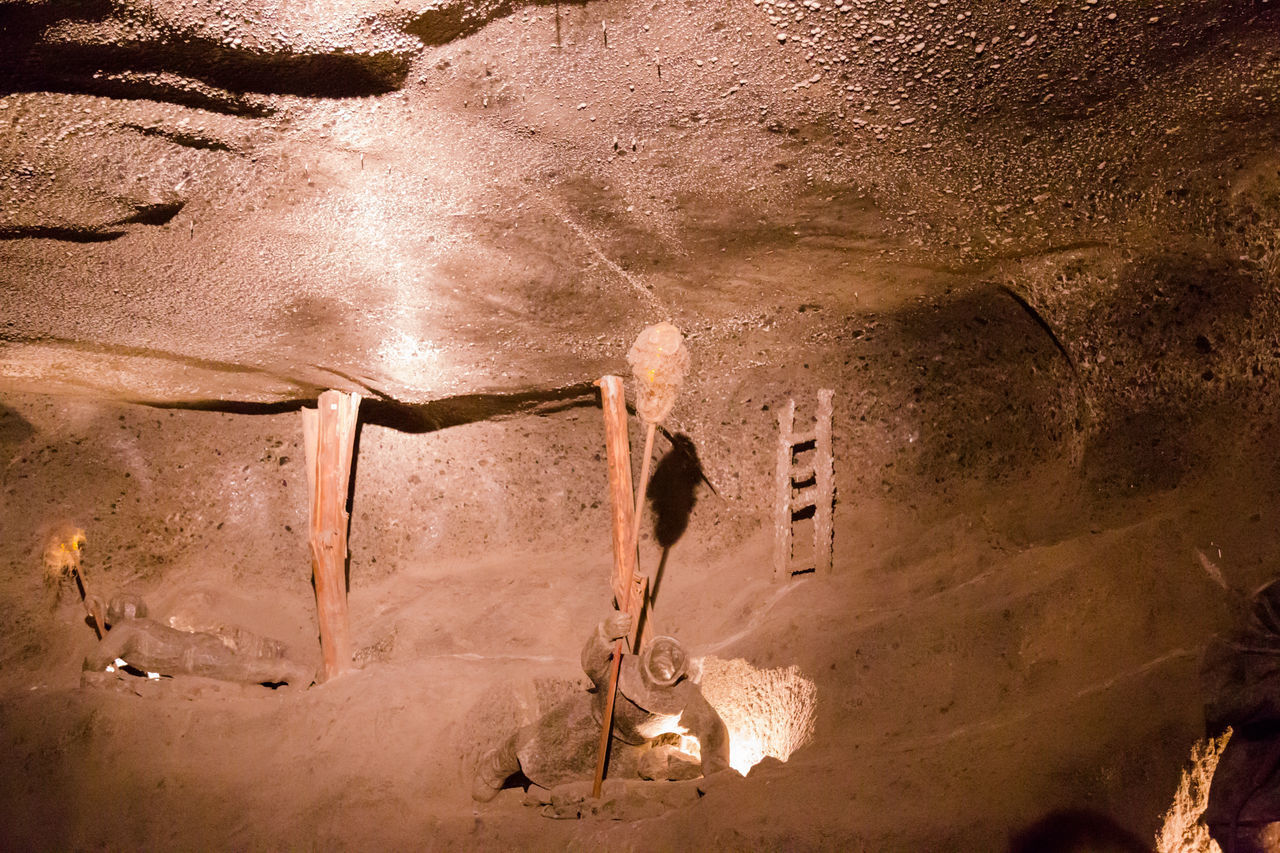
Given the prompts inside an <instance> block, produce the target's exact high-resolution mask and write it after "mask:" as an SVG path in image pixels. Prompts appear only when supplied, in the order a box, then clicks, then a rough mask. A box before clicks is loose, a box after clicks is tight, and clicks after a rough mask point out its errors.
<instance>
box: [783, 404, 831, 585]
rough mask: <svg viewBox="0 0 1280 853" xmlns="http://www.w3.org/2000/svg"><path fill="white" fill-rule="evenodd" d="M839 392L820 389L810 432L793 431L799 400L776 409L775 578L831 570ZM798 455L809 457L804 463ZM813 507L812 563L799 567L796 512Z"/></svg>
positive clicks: (822, 572)
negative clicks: (795, 552) (833, 423)
mask: <svg viewBox="0 0 1280 853" xmlns="http://www.w3.org/2000/svg"><path fill="white" fill-rule="evenodd" d="M834 396H835V392H834V391H832V390H830V389H826V388H824V389H822V390H820V391H818V413H817V417H816V418H815V420H814V429H813V432H810V433H797V432H794V427H795V419H796V401H795V400H794V399H788V400H787V405H786V408H784V409H783V410H782V411H781V412H779V413H778V470H777V477H776V479H775V481H774V485H775V489H776V499H775V503H774V525H775V527H774V554H773V579H774V580H775V581H779V580H782V579H784V578H790V577H792V576H794V575H797V574H804V573H806V572H809V571H812V572H814V573H816V574H826V573H829V572H830V571H831V562H832V537H831V516H832V511H833V509H834V506H835V463H834V461H833V459H832V456H831V411H832V402H831V401H832V398H833V397H834ZM799 456H808V457H810V458H811V462H810V463H808V464H803V463H800V462H799V460H798V458H797V457H799ZM810 508H812V509H813V554H812V563H813V564H812V565H811V566H810V565H807V564H806V565H800V566H797V565H796V564H795V561H794V560H793V548H792V545H793V538H794V535H793V525H794V524H795V522H796V520H797V516H801V517H807V516H806V515H804V514H805V513H806V512H807V511H808V510H809V509H810Z"/></svg>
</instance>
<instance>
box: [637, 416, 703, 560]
mask: <svg viewBox="0 0 1280 853" xmlns="http://www.w3.org/2000/svg"><path fill="white" fill-rule="evenodd" d="M670 438H671V449H670V450H669V451H667V453H666V455H665V456H663V457H662V459H661V460H659V462H658V465H657V467H656V468H654V470H653V476H652V477H651V478H650V479H649V487H648V489H646V491H645V494H646V496H647V497H648V498H649V501H650V502H651V503H652V505H653V518H654V521H653V528H654V536H655V538H657V540H658V544H659V545H661V546H662V547H663V548H670V547H671V546H672V545H674V544H676V542H678V541H679V540H680V537H681V536H683V535H684V532H685V530H686V529H687V528H688V527H689V516H690V515H692V514H693V507H694V504H696V503H697V502H698V484H699V483H701V482H702V481H703V479H704V477H703V473H702V463H701V462H700V461H699V460H698V451H697V449H696V448H695V447H694V446H693V440H692V439H690V438H689V436H687V435H684V434H683V433H678V434H676V435H672V436H671V437H670Z"/></svg>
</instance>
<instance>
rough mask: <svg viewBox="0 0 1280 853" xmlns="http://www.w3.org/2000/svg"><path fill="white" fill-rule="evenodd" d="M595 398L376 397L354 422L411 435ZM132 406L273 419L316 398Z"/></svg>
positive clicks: (568, 392)
mask: <svg viewBox="0 0 1280 853" xmlns="http://www.w3.org/2000/svg"><path fill="white" fill-rule="evenodd" d="M320 390H321V389H318V390H317V392H316V397H318V396H319V393H320ZM598 397H599V395H598V393H597V391H596V388H595V385H594V383H591V382H579V383H575V384H573V385H566V386H563V387H560V388H548V389H543V390H537V391H516V392H512V393H487V394H484V393H482V394H461V395H458V396H456V397H446V398H443V399H440V400H431V401H428V402H426V403H408V402H403V401H400V400H395V399H393V398H390V397H386V396H382V397H379V398H375V399H366V400H362V401H361V402H360V423H361V424H375V425H377V426H383V427H387V428H388V429H393V430H396V431H397V432H405V433H413V434H417V433H426V432H435V431H437V430H442V429H447V428H449V427H454V426H463V425H465V424H472V423H479V422H481V421H491V420H503V419H505V418H510V417H515V416H517V415H534V416H543V417H545V416H547V415H551V414H555V413H556V412H562V411H566V410H568V409H575V408H584V407H591V406H595V405H597V404H598ZM138 402H139V403H140V405H146V406H151V407H152V408H157V409H182V410H193V411H205V412H224V413H228V414H236V415H277V414H282V413H285V412H296V411H300V410H301V409H304V408H309V407H312V406H314V405H315V403H316V398H315V397H310V398H304V399H295V400H280V401H276V402H270V403H254V402H247V401H240V400H192V401H184V402H178V403H148V402H145V401H138Z"/></svg>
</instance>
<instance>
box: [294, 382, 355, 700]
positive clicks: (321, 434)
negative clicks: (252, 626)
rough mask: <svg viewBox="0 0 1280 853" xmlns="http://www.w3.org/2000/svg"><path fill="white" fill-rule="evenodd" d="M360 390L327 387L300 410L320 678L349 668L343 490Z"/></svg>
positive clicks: (347, 480) (347, 478)
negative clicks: (311, 404)
mask: <svg viewBox="0 0 1280 853" xmlns="http://www.w3.org/2000/svg"><path fill="white" fill-rule="evenodd" d="M359 407H360V395H358V394H343V393H342V392H340V391H326V392H324V393H323V394H321V395H320V401H319V404H318V408H317V409H315V410H307V409H304V410H303V412H302V430H303V441H304V444H305V446H306V454H307V486H308V494H309V496H310V534H311V535H310V546H311V572H312V576H313V578H314V579H315V588H316V615H317V620H318V621H319V623H320V648H321V651H322V652H323V655H324V680H325V681H328V680H329V679H331V678H334V677H336V676H338V675H341V674H342V673H344V672H346V671H347V670H348V669H350V668H351V658H352V652H353V649H352V643H351V630H350V625H349V620H348V616H347V571H346V570H347V528H348V526H349V524H350V516H349V515H348V513H347V491H348V488H349V486H350V482H351V454H352V451H353V449H354V447H355V432H356V422H357V417H358V412H359Z"/></svg>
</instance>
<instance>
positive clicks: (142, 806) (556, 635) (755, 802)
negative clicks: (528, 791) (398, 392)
mask: <svg viewBox="0 0 1280 853" xmlns="http://www.w3.org/2000/svg"><path fill="white" fill-rule="evenodd" d="M598 414H599V413H598V410H597V409H595V408H594V407H589V406H588V407H578V408H573V409H568V410H565V411H560V412H556V413H553V414H549V415H542V416H533V415H523V416H518V417H514V418H510V419H507V420H500V421H480V422H476V423H472V424H467V425H461V426H456V427H452V428H450V429H448V430H443V431H440V432H436V433H427V434H422V435H408V434H405V433H402V432H398V431H396V430H392V429H388V428H383V427H378V426H375V425H368V426H366V427H365V428H364V430H363V432H362V435H361V444H360V457H359V458H360V462H359V464H358V467H357V485H356V488H355V491H354V502H353V522H352V568H351V593H350V601H351V617H352V623H353V626H354V632H355V637H356V645H357V648H358V650H359V651H358V652H357V660H358V661H359V662H360V664H361V666H362V668H360V669H358V670H357V671H355V672H353V673H351V674H349V675H347V676H345V677H342V678H340V679H338V680H336V681H334V682H332V683H328V684H323V685H319V686H315V687H312V688H310V689H307V690H302V691H288V690H283V689H282V690H275V691H273V690H270V689H269V688H265V687H239V686H234V685H228V684H221V683H218V682H210V681H204V680H200V679H190V678H187V679H183V678H178V679H161V680H160V681H147V680H144V679H135V678H132V677H125V678H121V679H120V680H119V681H111V680H106V681H103V682H95V683H92V684H86V685H81V674H80V671H79V660H80V659H81V657H82V656H83V654H84V653H85V651H87V650H88V648H90V646H91V645H92V643H93V632H92V630H91V629H90V627H89V626H88V625H87V624H85V623H84V622H83V621H81V620H82V618H83V617H82V612H81V611H80V610H79V608H78V605H77V604H76V603H75V602H73V601H68V600H67V599H66V598H64V599H63V601H62V602H61V603H59V604H56V605H52V606H51V605H50V603H49V597H48V593H47V591H46V590H45V589H44V587H43V585H42V583H41V581H40V579H39V575H40V570H39V547H40V545H39V540H38V539H37V538H36V537H35V536H34V535H33V534H34V533H36V532H38V531H41V530H44V531H48V530H49V529H50V528H49V526H48V524H45V525H44V527H43V528H42V527H41V522H42V521H47V520H48V519H49V518H52V517H54V515H55V514H56V513H55V511H56V510H58V509H61V510H64V511H66V510H71V512H72V514H73V515H74V514H75V512H76V510H77V509H81V508H83V509H85V510H87V511H88V513H93V512H95V510H93V509H90V507H91V506H93V507H97V510H96V513H97V514H96V515H92V514H90V515H88V518H86V523H85V525H84V526H85V529H86V531H87V534H88V537H89V541H90V544H89V546H88V548H87V549H86V552H85V553H86V558H85V564H84V565H85V566H86V571H87V573H88V577H89V578H90V579H91V581H92V582H95V583H98V584H101V585H102V586H105V587H109V588H112V589H115V590H118V589H133V590H137V591H140V592H142V593H144V595H145V597H146V598H147V599H148V601H149V602H150V603H151V604H152V607H153V608H154V609H155V611H156V612H158V613H161V614H163V613H170V614H172V613H180V612H183V608H187V609H188V610H190V609H192V608H199V609H203V610H206V611H213V612H216V613H217V615H218V617H219V618H220V619H222V620H225V621H226V622H228V623H232V624H240V625H244V626H246V627H250V628H251V629H252V630H255V631H257V632H259V633H262V634H265V635H267V636H273V637H277V638H280V639H283V640H285V641H286V642H288V643H289V646H290V648H291V649H293V650H294V654H295V655H297V656H299V657H300V658H301V659H304V660H309V662H311V663H316V662H318V649H317V648H316V643H315V640H314V637H315V633H314V632H315V623H314V615H313V612H312V608H313V599H312V594H311V589H310V586H309V584H308V578H307V573H306V572H307V570H306V566H307V563H306V558H305V541H304V536H303V534H302V533H300V531H302V530H303V529H304V518H305V515H304V509H303V507H302V506H301V504H302V503H304V502H305V498H304V492H302V491H301V486H300V483H299V480H300V478H299V477H298V474H299V473H300V472H299V471H298V468H299V465H300V461H299V456H300V453H299V451H300V450H301V448H300V446H299V439H298V437H297V436H295V435H293V433H294V432H296V431H298V430H297V423H296V421H297V416H296V414H293V413H282V414H273V415H237V414H226V413H217V412H202V411H188V410H169V411H164V410H157V409H151V408H146V407H138V406H131V405H124V404H115V403H106V404H104V403H98V402H91V401H85V400H79V401H68V400H64V399H60V398H46V397H39V396H33V395H11V396H10V397H9V398H8V399H7V401H6V415H5V421H4V425H5V430H4V432H3V433H2V434H3V436H4V437H5V439H6V442H7V444H6V448H7V450H8V451H9V462H8V465H7V467H6V469H5V479H4V492H3V499H4V501H5V503H6V506H5V518H6V519H10V520H11V521H12V522H13V523H7V524H6V525H5V531H4V536H5V546H6V547H5V551H4V553H6V554H7V555H8V557H7V562H8V570H7V571H6V573H5V575H4V584H5V589H4V590H3V592H4V594H3V600H4V601H5V602H6V603H7V606H8V612H9V614H10V615H9V617H8V618H7V619H6V620H5V621H6V625H5V629H4V630H5V641H4V649H5V653H4V658H3V665H2V667H0V682H2V689H3V693H4V701H3V703H2V705H0V707H2V708H3V711H0V716H2V719H3V726H0V730H2V731H3V733H4V739H5V749H4V750H3V756H4V757H3V762H4V767H3V778H4V779H5V780H6V781H5V787H6V796H5V800H6V802H7V804H8V819H7V820H6V822H5V829H4V840H5V846H7V847H19V848H28V849H84V848H90V847H108V848H114V847H121V846H123V847H137V846H145V847H152V846H164V847H178V848H191V847H203V848H209V847H222V848H228V847H230V848H246V847H248V848H262V847H265V848H277V847H295V846H315V847H319V848H325V849H329V848H346V847H362V848H369V847H375V848H402V847H426V848H428V849H433V848H437V847H438V848H441V849H466V848H485V847H497V846H516V847H521V848H529V849H551V848H568V849H586V848H589V847H590V848H603V849H687V848H689V847H694V846H696V847H702V848H720V849H722V848H741V849H776V848H778V847H786V848H787V849H833V848H840V849H865V850H879V851H887V850H921V849H936V850H941V849H955V850H990V849H999V848H1000V847H1002V846H1003V845H1004V844H1005V843H1006V840H1007V838H1008V836H1009V834H1010V833H1011V832H1014V831H1016V830H1017V829H1019V828H1021V827H1023V826H1025V825H1027V824H1029V823H1031V822H1032V821H1034V820H1036V819H1037V818H1039V817H1041V816H1043V815H1045V814H1047V813H1049V812H1052V811H1054V810H1056V809H1062V808H1069V807H1074V808H1090V809H1094V810H1097V811H1099V812H1102V813H1105V814H1109V815H1111V816H1112V817H1114V818H1115V819H1116V820H1118V821H1119V822H1120V823H1121V824H1122V825H1124V826H1127V827H1129V828H1130V829H1131V830H1132V831H1134V832H1137V833H1140V834H1141V835H1144V836H1147V837H1149V836H1150V834H1151V833H1153V832H1154V831H1155V829H1156V828H1157V826H1158V823H1159V819H1160V817H1161V815H1162V812H1163V810H1164V808H1165V807H1166V806H1167V804H1168V801H1169V799H1170V797H1171V795H1172V791H1173V789H1174V787H1175V786H1176V783H1177V773H1178V769H1179V767H1180V765H1181V762H1182V761H1183V760H1184V759H1185V756H1186V753H1187V751H1188V749H1189V747H1190V745H1191V743H1192V742H1193V741H1194V740H1195V739H1196V738H1197V737H1199V736H1201V735H1202V734H1203V732H1202V726H1203V723H1202V717H1201V711H1200V701H1201V699H1200V694H1199V685H1198V679H1197V668H1198V662H1199V651H1200V648H1201V645H1202V644H1203V642H1204V640H1205V639H1206V638H1207V637H1208V635H1209V634H1210V633H1211V632H1213V631H1214V630H1219V629H1221V628H1223V627H1224V626H1226V625H1227V624H1229V618H1230V603H1229V596H1228V595H1227V594H1226V593H1225V592H1224V591H1223V589H1222V588H1221V587H1220V586H1218V585H1217V583H1216V581H1215V580H1214V579H1213V577H1212V572H1213V571H1217V572H1220V573H1221V575H1222V576H1223V577H1224V578H1225V580H1226V581H1227V582H1228V583H1229V584H1231V585H1232V586H1234V587H1236V588H1251V587H1252V586H1253V585H1256V584H1257V583H1258V582H1260V581H1261V580H1265V579H1266V577H1267V576H1268V569H1267V567H1268V566H1270V565H1272V564H1274V559H1275V556H1276V549H1277V547H1280V537H1277V536H1276V534H1275V532H1274V529H1273V526H1272V525H1270V524H1269V523H1268V519H1270V518H1273V517H1274V516H1275V513H1276V512H1277V509H1278V508H1277V507H1276V500H1275V497H1274V495H1275V494H1276V490H1275V489H1274V488H1273V487H1272V484H1273V482H1274V480H1273V478H1272V479H1268V478H1269V477H1270V476H1271V475H1272V474H1273V473H1274V472H1275V470H1276V465H1275V459H1274V454H1271V453H1269V452H1265V451H1264V450H1263V448H1264V447H1266V446H1267V445H1266V444H1265V443H1263V442H1254V441H1245V440H1243V439H1242V438H1241V437H1240V436H1238V435H1229V434H1225V433H1223V432H1222V431H1221V430H1220V429H1219V428H1218V427H1217V426H1215V424H1213V423H1209V424H1201V425H1198V426H1197V427H1196V432H1197V435H1198V436H1199V440H1200V441H1201V442H1202V445H1201V446H1202V447H1203V448H1205V450H1204V454H1205V455H1204V457H1203V459H1204V461H1205V465H1204V467H1202V468H1199V469H1197V470H1196V471H1195V472H1194V473H1188V474H1187V475H1186V476H1185V477H1183V479H1182V481H1181V482H1179V483H1177V484H1175V485H1172V486H1170V485H1168V484H1162V483H1159V482H1156V481H1153V480H1152V479H1151V476H1150V475H1148V478H1147V479H1146V480H1145V481H1144V480H1141V479H1137V478H1136V477H1135V478H1134V480H1135V481H1134V482H1128V483H1125V484H1124V485H1122V486H1121V485H1117V483H1115V482H1111V481H1109V480H1108V478H1107V477H1105V476H1102V474H1101V473H1099V472H1098V471H1095V470H1093V469H1091V468H1089V466H1088V465H1087V464H1086V465H1072V464H1068V463H1067V462H1066V461H1063V460H1047V461H1042V462H1037V463H1035V464H1030V465H1027V466H1024V467H1023V468H1022V469H1020V470H1018V471H1016V472H1012V473H1010V474H1008V475H1006V476H1004V477H1000V478H991V477H986V478H971V479H969V480H954V479H953V480H952V481H951V482H950V483H947V484H937V483H935V484H934V490H933V492H932V493H931V492H930V490H929V489H927V488H924V485H925V484H923V483H920V482H917V483H916V488H915V489H905V488H902V489H898V490H895V489H893V488H890V487H889V486H888V485H887V484H888V483H889V480H887V479H886V480H881V481H880V482H878V483H877V484H876V487H873V486H872V485H871V484H869V483H866V482H861V481H860V480H861V476H860V475H856V476H855V475H854V474H853V473H852V472H850V471H849V467H850V466H845V468H844V475H843V476H842V477H841V478H840V481H841V492H840V501H839V504H838V509H837V538H836V567H835V570H834V572H833V573H832V574H831V575H830V576H813V575H807V576H803V575H802V576H797V577H796V579H794V580H792V581H790V582H784V583H780V584H775V583H774V582H773V581H772V578H771V554H770V547H771V546H770V536H771V533H770V531H769V530H768V529H767V526H766V525H764V524H762V523H761V522H760V519H761V515H760V514H759V513H755V512H743V511H742V509H741V507H739V506H736V505H735V504H734V503H733V502H730V501H726V500H724V499H723V498H721V497H718V496H716V495H715V494H714V493H711V492H710V491H709V490H707V489H706V487H705V486H704V487H703V488H702V491H700V492H699V497H698V499H697V501H696V504H695V506H694V507H693V510H692V513H691V514H690V515H689V516H688V519H687V529H685V530H684V531H683V534H682V535H681V536H680V537H679V538H678V541H677V542H675V543H674V544H673V545H672V546H671V549H670V551H669V553H668V557H667V560H666V562H665V563H664V565H663V576H662V580H661V581H660V586H659V588H658V593H657V596H656V602H655V606H654V611H653V612H654V620H655V623H656V624H658V625H660V626H662V629H663V630H664V631H671V632H673V633H675V634H677V635H678V636H680V637H681V638H682V639H683V640H684V641H685V642H687V643H688V645H689V646H690V648H691V649H692V651H693V652H694V654H696V655H699V656H702V655H713V656H714V657H717V658H720V659H723V660H728V659H735V658H742V659H744V660H746V661H748V662H749V663H750V664H751V665H752V666H754V667H756V668H760V669H768V668H778V667H791V666H796V667H798V668H799V672H800V673H801V674H803V676H804V677H805V678H806V679H809V680H811V681H812V682H814V684H815V685H816V696H817V703H816V728H815V730H814V732H813V736H812V739H811V740H810V741H809V742H808V743H807V744H805V745H803V746H802V747H801V748H800V749H798V750H797V751H796V752H795V753H794V754H793V755H791V756H790V759H789V760H788V761H787V762H786V763H773V764H765V765H761V766H760V767H758V768H756V770H755V771H754V772H752V773H751V774H750V775H749V776H748V777H747V778H746V780H744V781H739V782H737V783H735V784H732V785H727V786H724V787H719V788H712V789H710V790H709V791H708V793H707V795H706V796H705V797H702V798H700V799H699V800H698V801H697V802H696V803H692V804H686V805H684V806H680V807H674V808H671V809H669V810H666V811H663V810H661V809H659V810H657V811H656V813H652V814H645V813H641V814H636V813H628V814H626V815H625V816H624V817H625V819H617V820H608V819H601V818H586V819H582V820H577V821H554V820H550V819H548V818H545V817H542V816H541V815H539V814H538V812H537V810H536V809H534V808H531V807H529V806H525V805H523V804H522V799H523V794H522V792H521V791H520V789H518V788H512V789H509V790H506V791H504V792H502V793H501V794H500V795H499V796H498V798H497V799H495V800H494V801H493V802H492V803H489V804H485V805H476V804H474V803H472V802H471V801H470V800H469V796H468V795H469V767H470V763H471V762H472V761H474V757H475V755H476V754H477V752H478V750H479V749H481V748H483V747H484V746H485V745H486V744H489V743H492V742H493V741H494V740H496V739H497V738H499V737H501V736H503V735H504V734H505V733H506V732H508V731H510V730H511V729H512V728H513V727H514V725H516V724H518V723H520V722H527V721H528V720H529V719H530V716H531V715H536V713H537V711H538V709H540V708H541V709H542V710H545V707H544V706H545V696H546V695H548V694H549V693H552V692H554V690H555V689H559V690H560V691H561V693H563V690H564V689H565V685H568V684H570V683H572V682H573V681H574V680H575V679H579V682H580V673H579V672H578V670H577V663H576V659H577V652H578V649H579V647H580V643H581V641H582V638H583V637H585V634H586V632H587V631H588V630H589V629H590V626H591V625H592V624H593V622H594V621H595V620H597V619H599V618H601V616H602V615H603V610H604V608H605V607H606V605H607V592H606V586H605V584H606V580H605V577H606V574H607V567H608V564H609V556H608V540H607V515H606V509H605V508H604V507H603V506H602V499H603V497H604V494H605V489H604V470H603V464H602V463H598V462H594V461H593V453H595V452H598V450H596V451H593V450H592V446H593V444H595V443H598V442H599V441H600V436H599V422H598ZM1214 442H1216V449H1210V448H1211V447H1213V446H1214ZM660 443H661V442H660ZM142 449H145V453H143V454H142V455H139V451H140V450H142ZM495 449H500V452H498V453H495V452H493V451H494V450H495ZM295 454H296V455H295ZM837 465H838V466H839V465H840V462H839V456H838V461H837ZM1108 470H1110V471H1112V473H1114V471H1113V470H1112V469H1108ZM86 471H88V472H90V473H89V474H86ZM94 471H97V472H98V473H96V474H94V473H92V472H94ZM539 471H541V472H543V473H542V476H538V472H539ZM1244 471H1248V474H1249V475H1248V476H1247V477H1246V476H1243V474H1242V472H1244ZM289 481H293V482H292V485H290V482H289ZM895 485H898V486H902V485H903V481H898V482H897V483H895ZM406 486H408V487H407V488H406ZM117 491H118V492H119V494H118V496H117V497H116V502H114V503H111V504H107V503H106V498H107V497H108V493H115V492H117ZM446 494H447V495H448V496H449V497H448V499H447V500H442V496H444V495H446ZM593 496H594V497H593ZM593 501H594V503H593ZM579 503H581V505H582V507H581V509H577V508H576V507H577V505H578V504H579ZM126 504H128V506H126ZM544 505H545V507H546V508H545V510H544V509H542V507H543V506H544ZM107 506H109V507H110V508H106V507H107ZM534 506H536V507H539V510H538V511H530V508H531V507H534ZM433 507H434V509H433ZM575 515H576V518H574V516H575ZM88 519H92V520H91V521H90V520H88ZM433 519H434V523H433ZM549 519H556V522H555V523H554V525H553V524H552V523H550V522H549ZM561 519H563V520H561ZM437 523H438V527H437V526H436V524H437ZM406 528H410V529H406ZM659 556H660V555H659V548H658V545H657V543H656V542H655V539H654V535H653V534H652V533H650V534H647V535H646V540H645V542H644V544H643V545H642V561H643V563H644V564H645V565H646V566H648V567H649V568H650V569H652V568H653V567H654V566H656V564H657V562H658V560H659Z"/></svg>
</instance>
